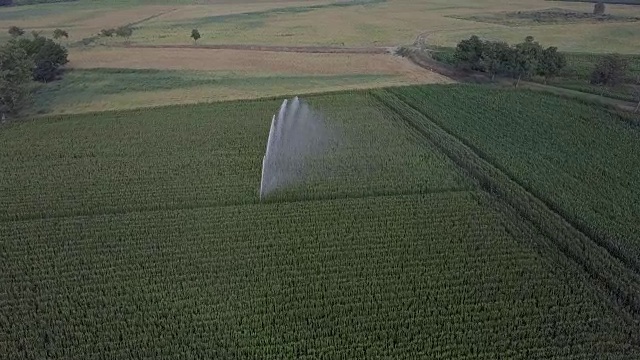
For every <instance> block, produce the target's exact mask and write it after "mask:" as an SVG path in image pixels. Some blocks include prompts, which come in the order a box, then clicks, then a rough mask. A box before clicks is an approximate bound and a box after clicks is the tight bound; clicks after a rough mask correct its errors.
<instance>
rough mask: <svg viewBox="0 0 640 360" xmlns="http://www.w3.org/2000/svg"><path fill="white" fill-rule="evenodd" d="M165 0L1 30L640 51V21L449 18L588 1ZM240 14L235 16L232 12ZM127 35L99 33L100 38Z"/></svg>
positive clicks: (35, 13) (44, 15)
mask: <svg viewBox="0 0 640 360" xmlns="http://www.w3.org/2000/svg"><path fill="white" fill-rule="evenodd" d="M149 2H151V1H149ZM194 2H195V1H194ZM161 3H163V5H143V6H132V5H127V2H126V1H124V0H120V1H118V2H116V4H118V5H112V6H110V5H107V4H101V5H100V6H98V7H97V5H95V4H93V5H89V4H88V3H83V2H82V1H80V2H79V4H78V5H74V3H65V4H49V5H38V6H30V7H14V8H11V9H2V10H0V28H2V29H6V28H8V27H9V26H11V25H18V26H21V27H25V28H28V29H31V28H38V29H40V30H43V31H50V30H52V29H54V28H56V27H61V28H65V29H67V30H69V34H70V35H71V39H70V40H69V42H70V43H72V42H73V41H77V40H80V39H82V38H85V37H89V36H92V35H95V34H97V33H98V32H99V31H100V29H102V28H107V27H117V26H121V25H126V24H132V23H133V24H136V25H135V27H136V30H135V32H134V35H133V37H132V38H131V42H133V43H139V44H189V43H191V39H190V38H189V35H190V33H191V29H193V28H198V29H199V30H200V33H201V34H202V39H201V40H200V41H199V42H200V43H202V44H275V45H334V46H335V45H344V46H395V45H401V44H408V43H412V42H413V40H414V39H415V38H416V36H417V35H418V34H420V33H426V34H427V39H428V41H429V42H431V43H432V44H436V45H445V46H452V45H455V44H456V43H457V42H458V41H459V40H460V39H461V38H464V37H468V36H469V35H471V34H479V35H482V36H485V37H491V38H496V39H498V38H499V39H504V40H507V41H511V42H513V41H520V40H521V39H522V38H524V37H525V36H527V35H532V36H534V37H536V38H537V39H538V40H539V41H541V42H542V43H544V44H545V45H547V44H548V45H555V46H558V47H559V48H560V49H562V50H566V51H577V52H614V51H615V52H621V53H638V52H640V23H638V22H627V23H592V24H561V25H533V26H521V27H508V26H504V25H499V24H489V23H482V22H475V21H470V20H461V19H455V18H452V17H450V16H464V15H477V14H488V13H489V14H491V13H496V12H503V11H516V10H532V9H543V8H551V7H560V8H565V9H572V10H578V11H585V12H589V11H591V10H592V6H593V5H592V4H589V3H567V2H548V1H545V0H516V1H509V2H506V1H503V0H488V1H483V2H476V1H471V0H451V1H444V0H435V1H420V2H417V1H414V0H388V1H381V2H372V3H370V4H366V5H355V6H335V5H334V6H332V5H331V4H335V1H334V0H312V1H305V0H293V1H284V0H274V1H268V0H266V1H255V0H254V1H248V0H247V1H237V2H229V1H223V2H221V1H213V0H212V1H208V2H206V4H205V5H188V4H187V3H190V1H186V0H184V1H179V2H167V1H162V2H161ZM175 3H177V5H173V4H175ZM167 4H171V5H167ZM29 9H32V11H27V10H29ZM607 12H608V13H611V14H618V15H629V16H640V6H624V5H607ZM233 14H236V16H229V15H233ZM238 14H241V15H238ZM122 41H123V40H122V39H115V38H114V39H99V40H98V41H97V43H98V44H100V45H109V44H112V43H117V42H122Z"/></svg>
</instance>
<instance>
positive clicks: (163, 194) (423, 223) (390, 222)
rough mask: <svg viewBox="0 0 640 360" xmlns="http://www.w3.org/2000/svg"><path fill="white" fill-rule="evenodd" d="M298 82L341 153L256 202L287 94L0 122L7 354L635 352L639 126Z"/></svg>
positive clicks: (585, 111) (531, 103)
mask: <svg viewBox="0 0 640 360" xmlns="http://www.w3.org/2000/svg"><path fill="white" fill-rule="evenodd" d="M305 99H306V100H307V101H308V102H309V103H310V104H311V106H312V107H313V108H315V109H317V110H318V111H321V112H322V113H323V114H324V116H325V118H326V121H327V126H328V128H329V129H330V133H331V134H332V139H333V140H334V141H335V142H336V144H338V145H339V146H333V147H331V149H330V150H329V151H328V153H326V154H324V155H323V156H322V157H317V158H311V159H309V162H308V166H309V168H310V169H313V170H314V171H312V172H311V174H312V176H309V177H308V178H307V181H306V182H303V183H300V184H297V185H295V186H292V187H290V188H287V189H286V190H283V191H280V192H278V193H276V194H273V195H272V196H270V197H269V198H268V199H267V200H266V201H262V202H261V201H260V200H259V198H258V186H259V180H260V179H259V177H260V166H261V162H262V156H263V154H264V149H265V143H266V136H267V132H268V129H269V125H270V120H271V116H272V115H273V114H274V113H275V112H277V111H278V108H279V106H280V103H281V99H264V100H253V101H235V102H225V103H216V104H203V105H190V106H186V105H183V106H172V107H163V108H156V109H146V110H130V111H118V112H103V113H92V114H82V115H60V116H55V117H47V118H39V119H35V120H33V121H24V122H16V123H11V124H7V125H3V126H0V164H2V170H3V171H1V172H0V189H2V191H0V259H1V260H2V261H0V309H2V311H1V312H0V354H3V355H5V356H6V358H11V359H13V358H21V359H40V358H69V359H92V358H146V359H152V358H153V359H175V358H212V359H213V358H429V359H463V358H464V359H467V358H480V359H495V358H510V359H538V358H562V359H591V358H613V359H637V358H638V357H639V356H640V341H639V339H640V325H638V321H639V318H640V295H639V294H640V271H639V269H638V267H637V262H635V261H634V259H636V260H637V256H638V244H639V242H640V233H639V228H638V225H637V222H635V221H634V218H637V214H638V211H639V209H638V204H639V203H640V201H638V200H640V199H639V196H640V186H639V185H640V178H639V177H638V172H637V171H634V169H637V168H638V165H640V164H639V163H638V157H637V156H635V154H637V153H638V150H640V149H639V147H640V142H638V140H639V139H638V137H639V136H640V135H639V133H638V129H637V128H634V127H632V126H630V125H629V124H628V123H627V122H625V121H624V119H622V118H619V117H618V116H617V115H614V114H611V113H609V112H607V111H606V110H604V109H601V108H598V107H596V106H594V105H588V104H584V103H579V102H575V101H570V100H563V99H559V98H556V97H554V96H552V95H545V94H539V93H534V92H530V91H523V90H520V91H513V90H491V89H488V88H483V87H477V86H464V85H450V86H422V87H403V88H392V89H380V90H369V91H352V92H339V93H331V94H321V95H313V96H308V97H305ZM580 180H582V181H580ZM634 214H635V215H634Z"/></svg>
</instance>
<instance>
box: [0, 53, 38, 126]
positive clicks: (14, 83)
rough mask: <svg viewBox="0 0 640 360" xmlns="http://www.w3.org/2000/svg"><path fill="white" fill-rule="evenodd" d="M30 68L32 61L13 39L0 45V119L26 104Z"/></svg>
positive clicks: (28, 92)
mask: <svg viewBox="0 0 640 360" xmlns="http://www.w3.org/2000/svg"><path fill="white" fill-rule="evenodd" d="M32 68H33V62H32V61H31V59H29V56H28V55H27V53H26V52H25V51H24V49H22V48H21V47H20V46H18V45H17V43H16V42H15V41H12V42H10V43H8V44H5V45H3V46H1V47H0V120H5V118H6V116H7V115H8V114H15V113H17V112H19V111H20V110H21V109H22V108H24V106H25V105H26V103H27V101H28V100H29V95H30V91H31V88H30V86H29V83H30V80H31V76H32V75H31V71H32Z"/></svg>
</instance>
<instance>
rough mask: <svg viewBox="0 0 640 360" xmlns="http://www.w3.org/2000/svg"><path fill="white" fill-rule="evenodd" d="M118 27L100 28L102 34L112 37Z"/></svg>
mask: <svg viewBox="0 0 640 360" xmlns="http://www.w3.org/2000/svg"><path fill="white" fill-rule="evenodd" d="M115 33H116V29H102V30H100V35H101V36H105V37H112V36H113V35H115Z"/></svg>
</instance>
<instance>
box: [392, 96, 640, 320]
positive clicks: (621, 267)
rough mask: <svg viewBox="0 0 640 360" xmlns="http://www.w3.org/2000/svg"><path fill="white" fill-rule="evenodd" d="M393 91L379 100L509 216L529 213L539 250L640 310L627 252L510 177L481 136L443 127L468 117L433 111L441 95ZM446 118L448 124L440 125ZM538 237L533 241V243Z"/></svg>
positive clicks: (634, 311) (639, 290)
mask: <svg viewBox="0 0 640 360" xmlns="http://www.w3.org/2000/svg"><path fill="white" fill-rule="evenodd" d="M465 89H466V91H469V92H471V93H472V94H474V91H477V90H478V89H477V88H474V87H466V88H465ZM392 92H393V94H391V93H387V92H383V93H381V94H380V95H379V96H380V99H381V101H383V102H385V103H387V104H388V105H389V106H391V107H394V108H396V111H398V112H399V113H404V114H406V115H405V118H406V119H407V121H408V122H409V123H411V124H413V126H415V128H416V131H418V132H421V133H422V134H423V135H424V136H425V138H426V139H429V140H430V141H434V142H435V143H438V144H439V146H440V147H441V148H442V149H443V151H444V152H445V153H447V154H448V155H449V156H450V157H451V158H452V159H453V160H454V161H456V163H457V164H458V165H459V166H460V167H461V168H463V169H465V171H467V173H468V174H469V175H470V176H471V177H473V178H475V179H476V180H477V181H478V183H479V185H480V186H481V187H482V188H483V189H485V190H486V191H487V192H489V193H491V194H492V195H494V196H495V197H496V198H498V199H500V200H502V201H503V204H506V206H507V207H508V208H510V209H511V210H508V212H511V211H513V212H514V213H515V216H512V215H508V216H507V218H511V219H512V221H516V222H519V221H521V220H520V219H525V221H528V222H530V223H531V224H533V226H535V227H537V229H538V230H537V231H539V232H540V233H541V234H542V235H543V236H542V237H539V238H538V239H537V240H536V241H541V242H540V243H539V244H537V246H538V247H540V249H541V250H543V251H544V252H545V253H548V251H547V250H548V249H549V248H551V249H556V252H557V253H560V254H562V255H561V257H562V256H564V257H565V260H564V261H562V262H565V263H567V264H568V266H570V267H571V266H573V265H572V264H575V263H577V264H578V266H579V267H581V268H582V269H583V270H584V271H585V273H586V274H587V275H588V276H589V277H590V278H591V280H592V281H593V282H594V284H596V286H601V285H604V287H605V291H608V292H609V294H610V296H611V299H613V301H615V302H616V303H618V305H621V306H622V307H624V308H625V309H626V310H627V311H630V314H631V315H632V316H635V315H636V314H638V313H639V311H640V302H639V301H640V298H638V294H639V293H640V280H639V278H638V274H637V273H635V270H634V269H633V268H629V267H627V266H626V265H627V264H625V263H624V258H623V259H620V258H616V256H615V254H611V253H610V252H607V251H606V250H605V249H603V248H601V247H599V246H598V244H597V243H596V241H594V239H593V238H590V237H589V236H587V235H585V234H584V233H581V232H580V231H579V230H578V229H576V228H575V227H573V226H571V224H569V223H568V222H567V221H566V219H564V218H562V216H560V215H559V214H558V213H556V212H554V211H553V209H551V208H549V207H548V206H547V205H546V204H545V203H544V202H543V201H541V200H540V199H539V198H537V197H535V196H534V195H533V194H531V193H529V192H528V191H527V190H526V189H525V188H523V187H522V186H521V185H520V184H519V183H518V182H517V181H514V180H512V179H511V178H510V177H509V176H508V175H507V174H508V172H507V173H505V171H503V170H501V169H500V168H496V167H495V166H494V165H493V164H492V163H491V162H489V161H488V159H487V158H486V155H485V154H484V153H483V152H482V151H480V150H477V149H476V148H475V145H474V144H475V143H476V141H477V140H476V139H475V138H474V137H470V139H467V138H460V139H458V138H456V137H455V136H454V135H452V134H450V133H447V131H445V130H443V128H441V127H440V126H446V128H451V129H454V128H456V127H464V126H466V125H465V124H467V123H468V120H467V121H464V120H459V118H458V116H459V115H458V114H457V110H456V109H454V108H448V109H443V110H442V111H441V112H431V111H429V109H430V108H429V106H431V105H430V104H432V103H434V102H437V98H431V99H429V101H428V100H427V99H428V98H426V97H425V94H424V93H423V92H422V89H421V88H413V89H399V90H393V91H392ZM505 96H506V95H505ZM400 99H402V100H404V102H403V101H402V100H400ZM422 106H424V108H423V107H422ZM432 119H436V120H432ZM483 121H485V122H491V121H492V120H491V119H488V118H487V119H484V120H483ZM444 123H447V125H439V124H444ZM452 131H455V130H452ZM475 136H477V135H475ZM515 153H516V152H515V151H514V154H515ZM489 160H490V159H489ZM505 215H506V214H505ZM536 241H533V243H534V244H535V242H536ZM553 256H554V257H555V256H556V255H553ZM621 260H622V261H621Z"/></svg>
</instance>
